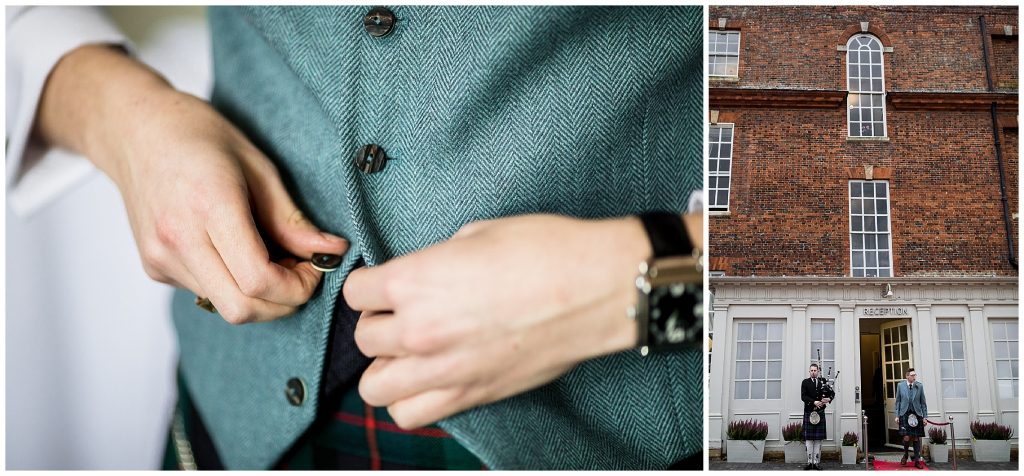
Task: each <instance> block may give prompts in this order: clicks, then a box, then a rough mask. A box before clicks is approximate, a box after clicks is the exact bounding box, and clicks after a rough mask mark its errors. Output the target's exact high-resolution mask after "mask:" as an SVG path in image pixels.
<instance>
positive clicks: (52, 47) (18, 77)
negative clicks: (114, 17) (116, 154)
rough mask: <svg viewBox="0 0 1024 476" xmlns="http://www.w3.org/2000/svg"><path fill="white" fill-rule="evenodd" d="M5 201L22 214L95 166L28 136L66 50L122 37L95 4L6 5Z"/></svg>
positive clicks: (120, 42) (121, 40) (124, 40)
mask: <svg viewBox="0 0 1024 476" xmlns="http://www.w3.org/2000/svg"><path fill="white" fill-rule="evenodd" d="M5 13H6V14H7V18H6V22H7V51H6V53H7V59H6V66H7V81H6V84H7V91H6V92H7V103H6V107H7V116H6V118H7V128H6V133H7V159H6V166H7V182H6V183H7V201H8V203H9V204H10V207H11V209H12V210H13V211H14V212H15V213H16V214H18V215H20V216H27V215H30V214H32V213H33V212H35V211H36V210H38V209H39V208H41V207H43V206H44V205H46V204H47V203H49V202H51V201H52V200H54V199H56V198H57V197H59V196H60V195H61V194H62V193H64V192H65V191H66V190H67V189H68V188H70V187H71V186H72V185H74V184H76V183H78V182H80V181H81V180H83V179H84V178H86V177H88V176H89V175H90V174H91V173H93V172H94V171H95V170H96V169H95V168H94V167H93V165H92V163H91V162H89V161H88V160H86V159H85V158H84V157H82V156H80V155H77V154H75V153H72V152H70V151H68V150H64V149H60V148H55V147H48V146H47V145H45V144H42V143H40V142H39V141H38V140H35V139H34V138H33V137H32V134H31V132H32V125H33V123H34V122H35V117H36V109H37V106H38V105H39V100H40V96H41V95H42V91H43V86H44V85H45V83H46V79H47V77H49V74H50V71H51V70H53V68H54V66H56V64H57V62H58V61H60V59H61V58H62V57H64V55H65V54H67V53H69V52H71V51H72V50H74V49H75V48H78V47H79V46H83V45H87V44H117V45H121V46H122V47H124V48H125V49H126V50H127V51H129V52H132V51H133V47H132V45H131V44H130V43H129V42H128V40H127V38H126V37H125V36H124V34H122V33H121V32H120V30H118V29H117V27H116V26H114V24H113V22H112V21H111V20H110V19H109V18H108V17H107V16H106V14H105V13H104V12H103V10H102V9H101V8H99V7H6V12H5Z"/></svg>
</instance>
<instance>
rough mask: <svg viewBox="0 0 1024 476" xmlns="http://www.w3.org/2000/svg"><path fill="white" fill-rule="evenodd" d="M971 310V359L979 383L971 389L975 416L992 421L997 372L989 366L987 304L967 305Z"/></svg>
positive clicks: (994, 407)
mask: <svg viewBox="0 0 1024 476" xmlns="http://www.w3.org/2000/svg"><path fill="white" fill-rule="evenodd" d="M967 309H968V310H969V311H970V319H969V321H970V323H969V325H970V327H971V341H972V342H971V348H973V349H974V352H975V355H973V356H971V357H973V358H970V359H969V360H970V361H971V362H973V364H974V365H973V367H974V375H975V378H976V379H977V382H978V385H976V386H975V387H974V388H971V389H970V391H971V392H973V393H974V395H975V398H976V400H975V402H974V410H975V412H976V413H975V414H974V418H972V420H973V419H978V420H981V421H983V422H992V421H995V419H996V402H995V395H994V394H993V391H994V390H995V381H994V378H993V375H995V372H994V371H993V370H992V369H991V368H990V367H989V365H991V362H992V360H991V357H990V355H989V351H988V349H989V347H991V344H989V338H988V325H987V324H988V323H987V322H985V314H984V310H985V306H984V305H981V304H970V305H968V306H967Z"/></svg>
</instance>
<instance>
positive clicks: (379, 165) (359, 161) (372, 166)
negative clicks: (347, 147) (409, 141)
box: [352, 144, 388, 174]
mask: <svg viewBox="0 0 1024 476" xmlns="http://www.w3.org/2000/svg"><path fill="white" fill-rule="evenodd" d="M387 161H388V156H387V154H385V153H384V149H382V148H381V147H380V146H379V145H377V144H368V145H364V146H362V147H360V148H359V150H357V151H356V155H355V156H354V157H353V158H352V162H353V163H355V165H356V168H357V169H359V170H362V171H363V172H366V173H368V174H372V173H374V172H379V171H380V170H381V169H383V168H384V164H386V163H387Z"/></svg>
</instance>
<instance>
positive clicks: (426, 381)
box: [359, 355, 468, 407]
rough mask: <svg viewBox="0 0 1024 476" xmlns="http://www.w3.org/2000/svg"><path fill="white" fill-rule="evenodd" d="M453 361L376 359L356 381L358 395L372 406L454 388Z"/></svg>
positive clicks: (447, 357)
mask: <svg viewBox="0 0 1024 476" xmlns="http://www.w3.org/2000/svg"><path fill="white" fill-rule="evenodd" d="M454 363H455V360H454V358H452V356H450V355H439V356H436V357H431V356H412V357H402V358H396V359H393V358H388V357H379V358H377V359H376V360H374V361H373V363H372V364H370V366H369V367H368V368H367V369H366V371H364V372H363V376H362V378H360V380H359V395H360V396H361V397H362V398H363V400H364V401H365V402H366V403H369V404H370V405H373V406H375V407H383V406H388V405H391V404H392V403H394V402H397V401H399V400H403V399H406V398H410V397H412V396H414V395H417V394H420V393H425V392H429V391H431V390H434V389H440V388H449V387H455V386H456V384H457V383H458V382H457V381H456V380H455V379H456V378H461V379H465V378H467V377H468V376H461V377H458V376H456V373H455V372H451V371H449V370H451V369H453V364H454Z"/></svg>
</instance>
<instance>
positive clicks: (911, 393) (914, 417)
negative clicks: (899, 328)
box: [896, 368, 928, 469]
mask: <svg viewBox="0 0 1024 476" xmlns="http://www.w3.org/2000/svg"><path fill="white" fill-rule="evenodd" d="M905 376H906V378H907V379H906V380H904V381H902V382H900V383H899V384H897V385H896V421H897V422H898V423H899V425H900V435H902V436H903V458H902V459H901V460H900V464H902V465H903V466H906V465H907V452H908V448H907V447H908V446H910V443H913V444H914V467H915V468H917V469H921V437H922V436H924V421H925V420H924V419H925V418H927V417H928V402H926V401H925V399H924V385H923V384H921V382H918V381H917V372H915V371H914V369H912V368H911V369H908V370H907V374H906V375H905Z"/></svg>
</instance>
